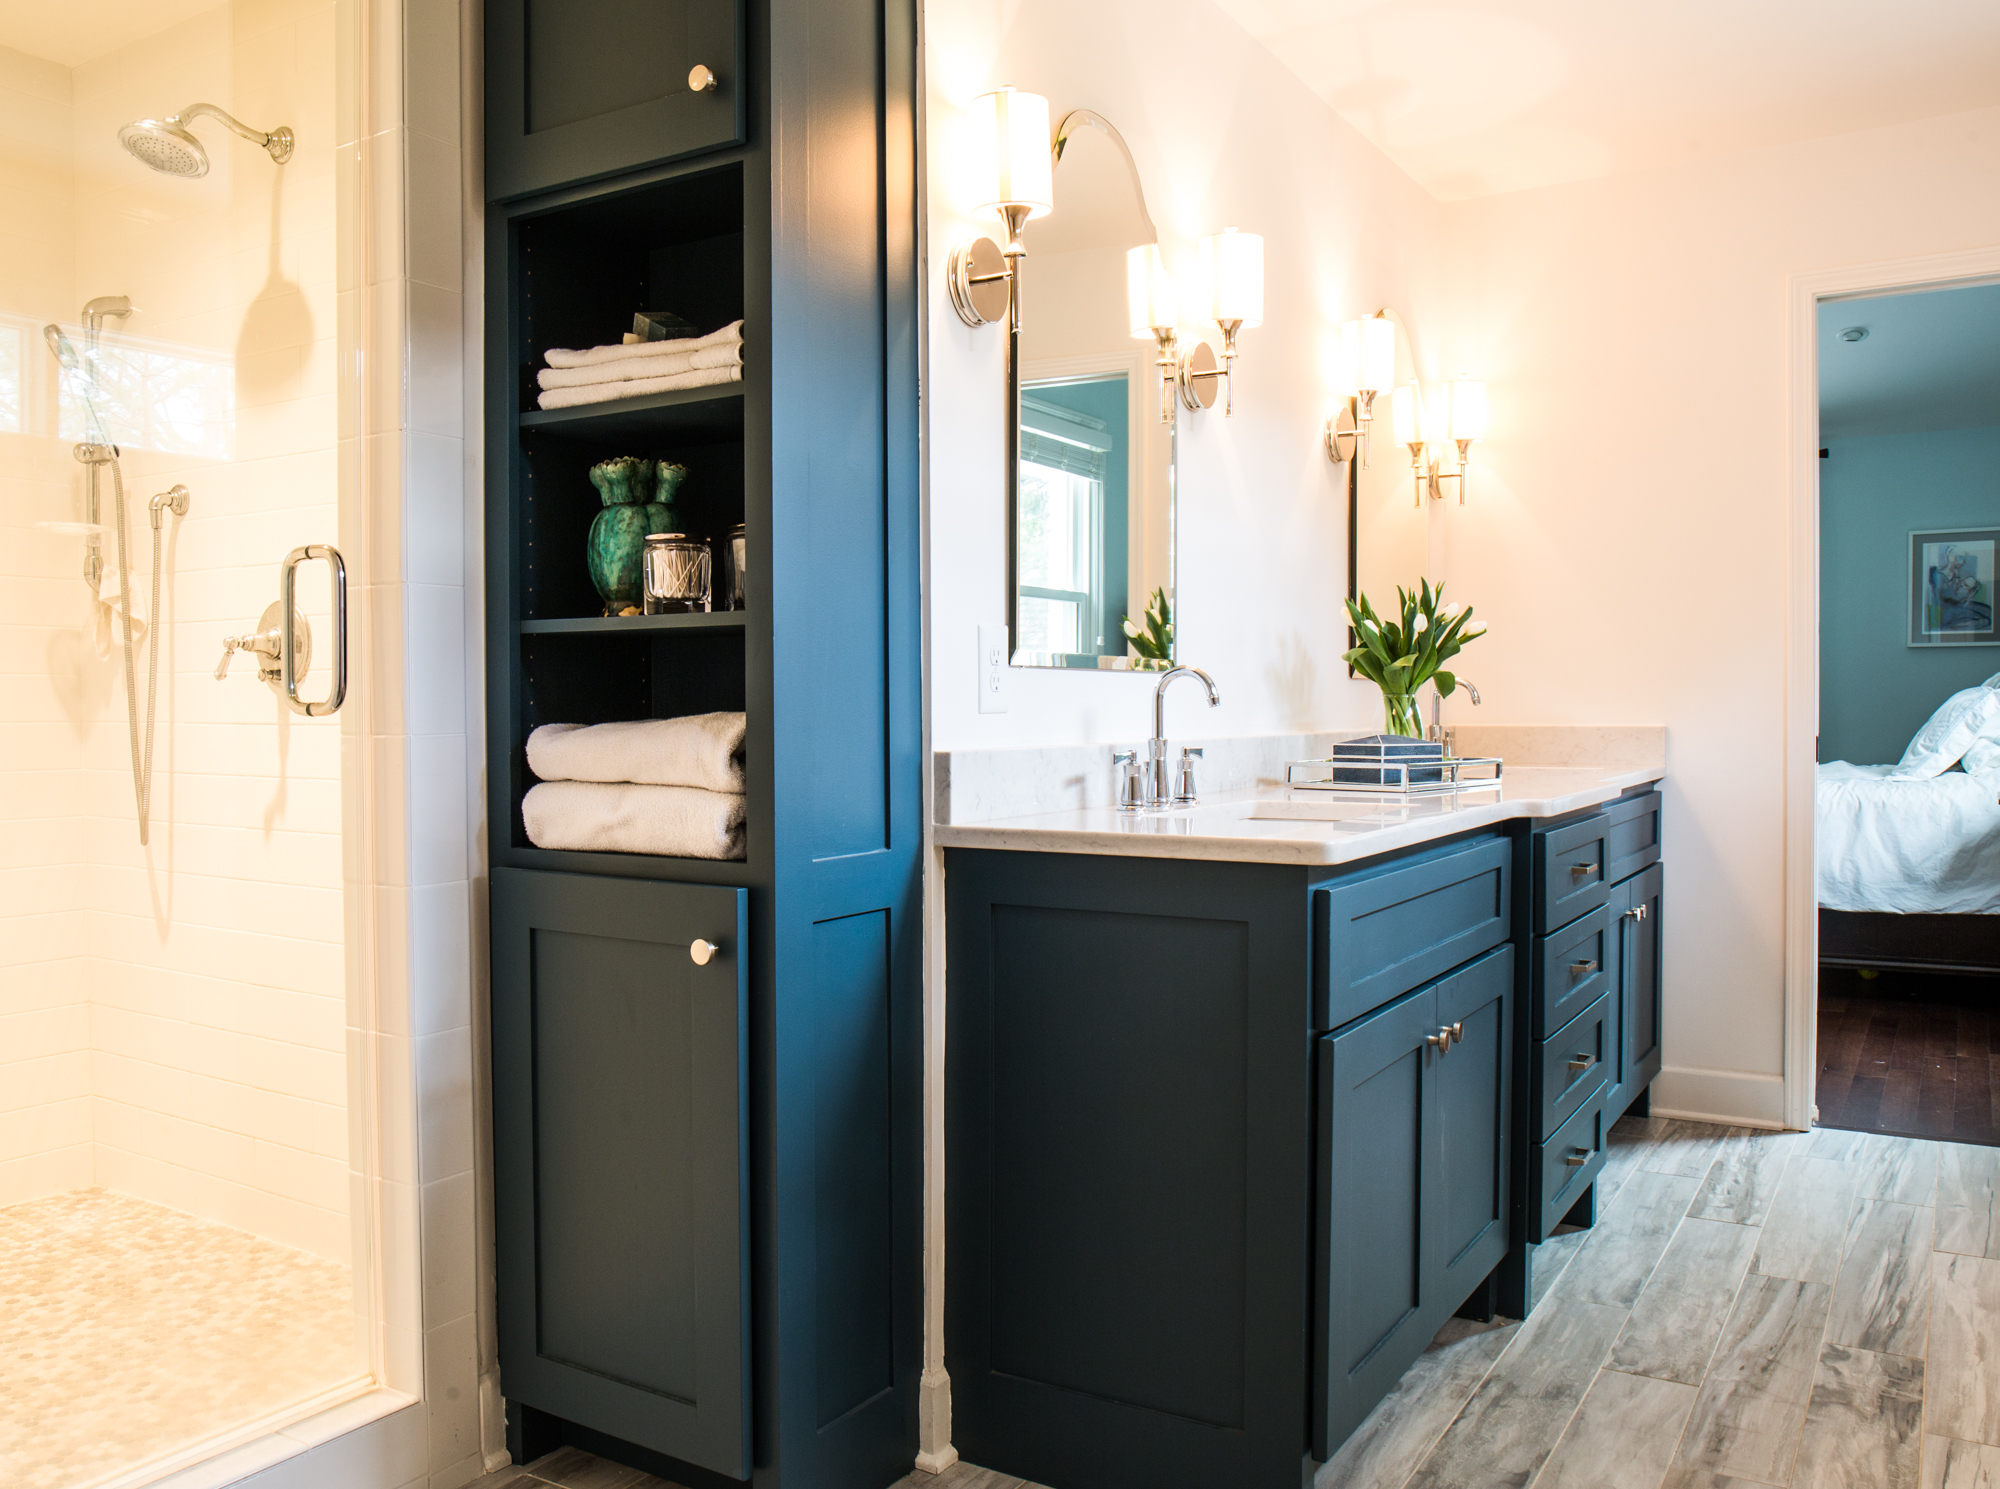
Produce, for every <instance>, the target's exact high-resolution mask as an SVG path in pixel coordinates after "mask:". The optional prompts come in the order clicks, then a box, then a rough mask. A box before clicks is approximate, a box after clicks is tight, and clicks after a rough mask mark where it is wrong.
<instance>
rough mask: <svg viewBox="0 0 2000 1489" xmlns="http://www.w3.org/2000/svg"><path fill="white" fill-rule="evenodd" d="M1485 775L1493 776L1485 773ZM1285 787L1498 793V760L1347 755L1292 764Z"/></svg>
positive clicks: (1409, 793) (1387, 793) (1383, 793)
mask: <svg viewBox="0 0 2000 1489" xmlns="http://www.w3.org/2000/svg"><path fill="white" fill-rule="evenodd" d="M1486 772H1490V774H1487V773H1486ZM1285 784H1286V785H1287V786H1294V787H1297V788H1298V789H1300V790H1302V791H1352V792H1358V793H1365V794H1367V795H1370V796H1442V795H1445V794H1447V793H1449V792H1453V791H1482V790H1489V789H1490V790H1495V791H1497V790H1499V789H1500V761H1499V759H1498V758H1497V757H1484V756H1482V757H1461V756H1458V755H1446V756H1443V757H1442V758H1440V757H1439V756H1436V755H1431V756H1427V757H1426V756H1414V757H1413V756H1409V755H1399V754H1393V753H1391V752H1390V751H1389V750H1381V751H1365V752H1361V751H1351V750H1347V751H1343V752H1342V753H1341V754H1340V755H1339V756H1338V757H1337V758H1334V759H1329V760H1288V761H1286V762H1285Z"/></svg>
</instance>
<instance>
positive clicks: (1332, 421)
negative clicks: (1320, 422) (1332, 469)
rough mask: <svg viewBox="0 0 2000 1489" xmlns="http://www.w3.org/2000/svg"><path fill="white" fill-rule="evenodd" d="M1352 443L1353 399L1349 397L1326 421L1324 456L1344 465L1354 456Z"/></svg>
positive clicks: (1353, 428) (1353, 440) (1353, 437)
mask: <svg viewBox="0 0 2000 1489" xmlns="http://www.w3.org/2000/svg"><path fill="white" fill-rule="evenodd" d="M1354 444H1355V424H1354V400H1353V399H1352V398H1349V399H1345V400H1343V401H1342V403H1341V405H1340V408H1339V409H1338V411H1336V412H1335V413H1334V414H1333V416H1332V417H1331V418H1329V419H1328V420H1327V421H1326V458H1327V459H1328V460H1331V461H1332V462H1333V463H1334V464H1335V465H1345V464H1347V462H1348V461H1350V460H1352V459H1353V458H1354Z"/></svg>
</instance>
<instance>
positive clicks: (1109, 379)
mask: <svg viewBox="0 0 2000 1489" xmlns="http://www.w3.org/2000/svg"><path fill="white" fill-rule="evenodd" d="M1130 396H1131V388H1130V380H1129V379H1128V377H1127V376H1126V374H1124V373H1122V372H1121V373H1117V374H1113V375H1109V376H1094V377H1079V378H1065V379H1051V380H1048V381H1041V382H1028V383H1024V384H1023V386H1022V390H1021V476H1020V480H1021V493H1020V525H1021V530H1020V574H1021V599H1020V607H1019V611H1018V615H1019V628H1020V635H1019V637H1018V638H1017V639H1016V642H1015V645H1016V646H1017V647H1018V648H1021V649H1024V650H1027V651H1031V652H1042V653H1052V654H1058V655H1064V654H1066V655H1070V656H1123V655H1124V654H1125V634H1124V631H1123V630H1122V629H1121V623H1122V621H1123V620H1124V617H1125V612H1126V596H1127V590H1128V582H1127V567H1128V555H1127V553H1126V548H1127V536H1126V534H1127V531H1128V522H1127V511H1126V508H1127V505H1128V502H1129V495H1128V488H1129V482H1130V474H1129V472H1130V467H1131V451H1130V449H1129V448H1127V447H1128V444H1129V437H1128V434H1127V430H1128V428H1129V422H1130V418H1129V413H1128V399H1129V398H1130Z"/></svg>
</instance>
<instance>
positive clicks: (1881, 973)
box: [1814, 284, 2000, 1146]
mask: <svg viewBox="0 0 2000 1489" xmlns="http://www.w3.org/2000/svg"><path fill="white" fill-rule="evenodd" d="M1817 319H1818V325H1817V343H1818V349H1817V360H1818V374H1819V441H1820V451H1819V454H1820V461H1819V474H1820V481H1819V534H1820V541H1819V617H1820V625H1819V648H1820V656H1819V745H1818V753H1817V759H1818V762H1819V763H1818V770H1817V777H1818V778H1817V783H1816V787H1815V810H1814V836H1815V859H1816V869H1817V872H1816V880H1817V896H1818V906H1819V909H1818V916H1819V969H1818V979H1819V984H1818V995H1819V996H1818V1039H1817V1046H1818V1061H1817V1071H1816V1092H1815V1100H1816V1102H1817V1106H1818V1121H1819V1124H1820V1125H1821V1126H1824V1127H1837V1128H1848V1129H1853V1130H1860V1131H1869V1132H1883V1133H1896V1134H1901V1135H1903V1136H1909V1137H1919V1138H1935V1139H1947V1140H1950V1141H1953V1142H1960V1143H1978V1144H1986V1145H1989V1146H2000V686H1990V687H1989V686H1988V685H1987V684H1988V683H1989V682H1991V683H1993V684H1996V685H2000V675H1996V674H2000V616H1996V596H1995V583H1996V572H1997V571H1996V559H2000V284H1983V285H1973V286H1953V287H1948V288H1933V289H1925V290H1921V291H1916V292H1911V293H1892V294H1879V295H1871V296H1867V297H1857V298H1848V299H1832V300H1825V301H1822V302H1820V304H1819V306H1818V317H1817Z"/></svg>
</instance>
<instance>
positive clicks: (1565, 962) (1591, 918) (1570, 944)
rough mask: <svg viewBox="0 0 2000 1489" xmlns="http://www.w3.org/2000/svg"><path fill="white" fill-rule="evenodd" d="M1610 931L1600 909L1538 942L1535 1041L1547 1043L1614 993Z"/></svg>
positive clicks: (1606, 909)
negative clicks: (1611, 992)
mask: <svg viewBox="0 0 2000 1489" xmlns="http://www.w3.org/2000/svg"><path fill="white" fill-rule="evenodd" d="M1602 892H1603V891H1602V889H1601V887H1600V890H1599V893H1600V894H1602ZM1611 927H1612V917H1611V909H1610V907H1609V906H1608V905H1599V906H1598V907H1597V908H1596V909H1595V910H1593V911H1591V912H1590V913H1589V914H1588V915H1586V916H1584V917H1583V918H1582V919H1581V920H1578V921H1576V922H1575V923H1574V924H1571V925H1566V926H1564V927H1563V928H1562V929H1561V930H1559V931H1557V932H1556V933H1555V934H1554V935H1553V936H1537V937H1536V938H1535V972H1534V981H1535V1038H1537V1039H1547V1038H1548V1037H1549V1036H1550V1035H1551V1034H1553V1033H1555V1031H1556V1030H1558V1029H1560V1028H1561V1027H1562V1026H1563V1025H1564V1024H1567V1023H1568V1022H1569V1021H1570V1020H1571V1019H1573V1018H1575V1017H1576V1016H1577V1015H1578V1014H1580V1013H1582V1012H1583V1010H1584V1009H1586V1008H1588V1007H1589V1006H1590V1005H1591V1004H1593V1003H1595V1002H1596V1001H1597V1000H1598V999H1599V998H1601V997H1603V996H1604V995H1605V994H1606V993H1607V992H1609V991H1610V990H1611V982H1612V970H1613V968H1614V966H1615V965H1616V962H1615V957H1616V952H1617V943H1616V941H1615V940H1614V939H1613V937H1612V933H1611Z"/></svg>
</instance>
